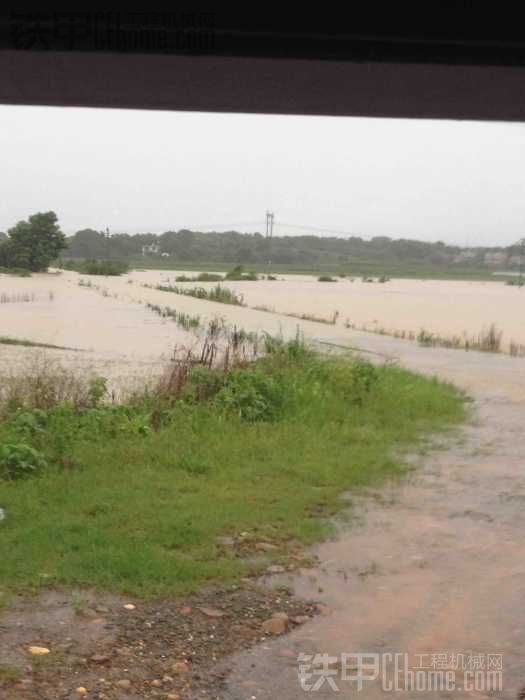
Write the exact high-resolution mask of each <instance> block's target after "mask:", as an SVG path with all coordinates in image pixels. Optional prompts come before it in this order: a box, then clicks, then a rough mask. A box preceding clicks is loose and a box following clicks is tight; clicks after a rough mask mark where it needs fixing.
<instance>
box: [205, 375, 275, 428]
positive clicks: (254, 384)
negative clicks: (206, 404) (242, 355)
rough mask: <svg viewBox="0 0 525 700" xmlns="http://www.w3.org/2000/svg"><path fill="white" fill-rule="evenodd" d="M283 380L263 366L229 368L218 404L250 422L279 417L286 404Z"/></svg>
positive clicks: (217, 398)
mask: <svg viewBox="0 0 525 700" xmlns="http://www.w3.org/2000/svg"><path fill="white" fill-rule="evenodd" d="M284 399H285V391H284V383H283V382H282V381H279V376H277V375H271V374H267V373H266V372H264V371H263V370H262V369H261V368H259V367H256V368H253V369H249V370H247V369H245V370H242V369H234V370H230V372H229V373H228V376H227V378H226V383H225V386H224V387H223V388H222V389H221V390H220V391H219V393H218V394H217V397H216V404H217V405H218V406H219V407H221V408H223V409H225V410H227V411H232V412H234V413H237V415H238V416H239V417H240V418H241V419H242V420H246V421H250V422H255V421H272V420H276V419H277V418H278V417H279V415H280V413H281V409H282V407H283V405H284Z"/></svg>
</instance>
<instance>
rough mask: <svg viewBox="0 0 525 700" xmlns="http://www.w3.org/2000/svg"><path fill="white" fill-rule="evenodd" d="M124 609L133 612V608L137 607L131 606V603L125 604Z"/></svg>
mask: <svg viewBox="0 0 525 700" xmlns="http://www.w3.org/2000/svg"><path fill="white" fill-rule="evenodd" d="M124 607H125V609H126V610H135V608H136V607H137V606H136V605H133V603H126V605H124Z"/></svg>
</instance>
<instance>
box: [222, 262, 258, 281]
mask: <svg viewBox="0 0 525 700" xmlns="http://www.w3.org/2000/svg"><path fill="white" fill-rule="evenodd" d="M224 279H225V280H230V281H248V282H256V281H257V280H258V279H259V278H258V277H257V275H256V274H255V272H244V268H243V266H242V265H237V266H236V267H234V268H233V270H230V271H229V272H227V273H226V275H225V277H224Z"/></svg>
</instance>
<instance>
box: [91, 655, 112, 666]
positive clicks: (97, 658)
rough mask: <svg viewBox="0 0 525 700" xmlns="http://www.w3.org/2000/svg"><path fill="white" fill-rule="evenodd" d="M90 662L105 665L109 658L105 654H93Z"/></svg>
mask: <svg viewBox="0 0 525 700" xmlns="http://www.w3.org/2000/svg"><path fill="white" fill-rule="evenodd" d="M91 661H93V663H96V664H105V663H107V662H108V661H109V656H108V655H107V654H94V655H93V656H92V657H91Z"/></svg>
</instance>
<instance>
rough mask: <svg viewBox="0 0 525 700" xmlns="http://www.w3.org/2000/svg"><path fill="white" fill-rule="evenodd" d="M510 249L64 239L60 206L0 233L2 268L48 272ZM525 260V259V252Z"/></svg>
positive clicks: (213, 237)
mask: <svg viewBox="0 0 525 700" xmlns="http://www.w3.org/2000/svg"><path fill="white" fill-rule="evenodd" d="M501 251H505V255H507V258H508V260H510V262H511V265H510V266H511V267H512V261H514V263H515V264H518V262H517V261H520V256H521V253H522V252H523V251H521V250H520V246H518V245H516V246H509V247H507V248H501V247H500V248H494V247H493V248H487V247H476V248H469V249H465V248H461V247H460V246H451V245H446V244H445V243H443V242H441V241H438V242H436V243H429V242H426V241H418V240H411V239H406V238H400V239H393V238H390V237H389V236H375V237H374V238H372V239H371V240H364V239H363V238H361V237H359V236H351V237H348V238H341V237H335V236H330V237H324V236H323V237H321V236H315V235H307V236H275V237H273V238H271V239H269V238H266V237H265V236H263V235H262V234H261V233H239V232H238V231H227V232H221V233H219V232H212V233H204V232H201V231H190V230H188V229H182V230H179V231H166V232H165V233H162V234H154V233H137V234H133V235H131V234H127V233H118V234H114V235H112V236H108V235H106V234H105V233H104V232H103V231H96V230H94V229H90V228H86V229H82V230H80V231H77V232H76V233H75V234H74V235H72V236H69V237H66V236H65V235H64V233H63V232H62V231H61V229H60V226H59V225H58V218H57V215H56V214H55V212H53V211H48V212H38V213H36V214H33V215H32V216H30V217H29V218H28V219H27V220H24V221H19V222H18V223H17V224H15V226H13V227H12V228H10V229H9V230H8V231H7V234H3V233H0V267H5V268H23V269H26V270H30V271H34V272H38V271H42V270H46V269H47V268H48V266H49V265H50V264H52V263H53V262H55V261H56V260H57V259H58V258H63V259H82V260H122V261H129V262H132V261H136V260H137V259H138V258H142V257H148V258H153V259H155V258H160V257H162V256H164V257H166V258H167V257H169V260H170V263H173V264H177V263H180V264H188V263H225V264H232V263H233V264H247V265H250V264H253V265H265V264H267V263H269V262H272V263H274V264H281V265H296V266H303V267H307V266H310V267H313V266H318V265H340V266H342V267H344V266H345V265H351V264H355V263H356V262H359V261H368V262H371V263H376V264H378V265H385V266H387V265H390V266H392V265H397V264H399V265H406V264H410V263H413V264H416V265H432V266H436V265H437V266H446V265H450V264H451V263H461V264H462V266H465V267H468V266H470V267H484V266H485V264H486V262H487V254H489V255H492V256H494V255H495V254H496V255H497V253H498V252H501ZM524 262H525V257H524Z"/></svg>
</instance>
